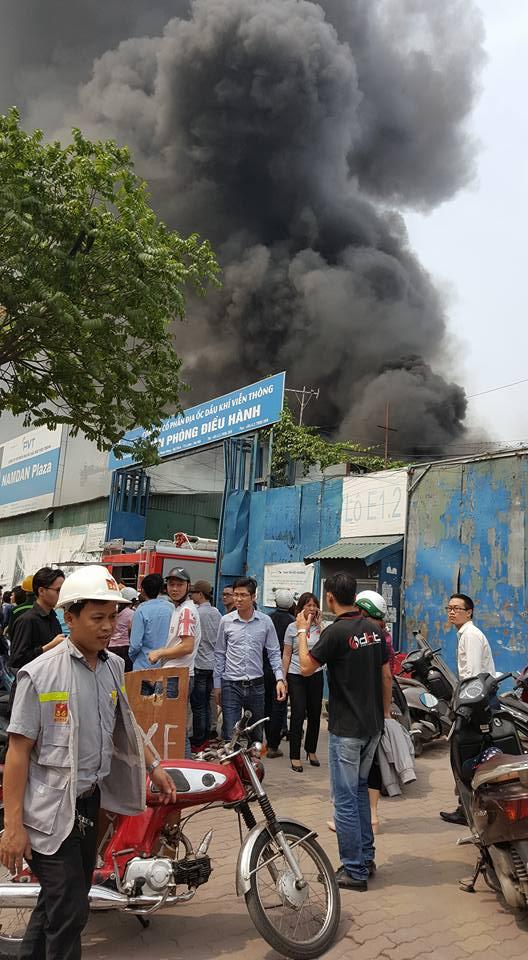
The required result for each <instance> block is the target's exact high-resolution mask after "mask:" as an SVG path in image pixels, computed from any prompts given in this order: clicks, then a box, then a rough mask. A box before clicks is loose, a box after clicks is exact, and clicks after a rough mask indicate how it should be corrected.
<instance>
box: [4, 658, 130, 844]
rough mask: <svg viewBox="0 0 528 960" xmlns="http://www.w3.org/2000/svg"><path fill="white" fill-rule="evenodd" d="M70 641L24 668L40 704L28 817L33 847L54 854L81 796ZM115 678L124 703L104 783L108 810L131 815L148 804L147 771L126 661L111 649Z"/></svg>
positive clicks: (27, 799) (114, 693) (118, 701)
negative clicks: (127, 684) (127, 687)
mask: <svg viewBox="0 0 528 960" xmlns="http://www.w3.org/2000/svg"><path fill="white" fill-rule="evenodd" d="M71 660H72V655H71V653H70V646H69V641H67V640H66V641H64V642H63V643H60V644H59V645H58V646H57V647H54V648H53V649H52V650H48V651H47V652H46V653H43V654H42V655H41V656H40V657H37V659H36V660H33V661H32V662H31V663H28V664H27V665H26V666H25V667H22V668H21V669H20V671H19V675H22V674H23V673H26V674H28V676H29V677H30V678H31V680H32V682H33V686H34V688H35V690H36V692H37V695H38V698H39V703H40V732H39V735H38V738H37V740H36V741H35V745H34V747H33V750H32V751H31V755H30V761H29V773H28V781H27V786H26V791H25V794H24V813H23V822H24V826H25V827H26V829H27V832H28V835H29V841H30V843H31V846H32V848H33V849H34V850H37V851H38V852H39V853H44V854H52V853H55V852H56V851H57V850H58V849H59V847H60V845H61V843H62V842H63V840H65V839H66V837H67V836H69V834H70V833H71V831H72V828H73V824H74V820H75V802H76V797H77V759H78V717H77V715H76V709H75V698H74V697H72V696H71V693H72V687H73V676H72V674H73V671H72V663H71ZM108 666H109V667H110V670H111V672H112V676H113V677H114V678H115V690H113V691H112V699H113V700H114V702H115V704H116V708H117V704H119V706H120V708H121V709H120V710H117V713H116V721H115V727H114V738H113V739H114V753H113V757H112V765H111V768H110V773H109V774H108V776H107V777H106V778H105V780H104V781H103V783H102V785H101V805H102V806H103V807H104V808H105V810H111V811H112V812H113V813H122V814H126V815H129V816H134V815H135V814H138V813H142V812H143V810H144V809H145V802H146V801H145V789H146V771H145V757H144V750H143V744H142V740H141V734H140V731H139V729H138V727H137V725H136V722H135V720H134V716H133V713H132V711H131V709H130V706H129V704H128V700H127V698H126V694H125V686H124V663H123V660H122V659H121V657H118V656H116V655H115V654H113V653H110V652H109V653H108Z"/></svg>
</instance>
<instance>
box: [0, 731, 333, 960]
mask: <svg viewBox="0 0 528 960" xmlns="http://www.w3.org/2000/svg"><path fill="white" fill-rule="evenodd" d="M250 718H251V714H250V713H249V712H246V713H245V714H244V716H243V717H242V718H241V720H240V721H239V722H238V723H237V725H236V727H235V731H234V733H233V737H232V739H231V740H230V741H229V743H227V744H226V745H225V746H224V747H222V748H221V749H218V750H212V749H208V750H206V751H204V753H203V754H200V755H199V759H198V760H177V761H164V762H163V766H164V767H165V769H166V771H167V773H168V774H169V775H170V776H171V777H172V779H173V780H174V783H175V784H176V787H177V790H178V797H177V801H176V803H174V804H169V805H164V804H163V803H162V802H161V798H160V793H159V791H158V788H157V787H156V785H155V784H153V783H152V782H151V781H150V779H149V780H148V781H147V809H146V810H145V812H144V813H142V814H140V815H139V816H136V817H124V816H116V817H115V822H114V825H113V827H112V828H111V830H110V835H109V836H108V837H105V838H104V839H103V841H102V843H101V845H100V850H99V852H100V857H101V859H100V865H99V864H98V865H97V868H96V870H95V872H94V878H93V885H92V888H91V890H90V893H89V899H90V908H91V909H92V910H120V911H123V912H125V913H132V914H135V915H136V916H137V917H138V918H139V919H140V921H142V922H143V923H144V924H145V925H146V921H145V918H146V917H149V916H150V915H151V914H153V913H155V912H156V911H157V910H159V909H160V907H169V906H174V905H176V904H179V903H186V902H188V901H189V900H191V899H192V897H194V895H195V893H196V890H197V888H198V887H199V886H201V885H202V884H204V883H207V881H208V880H209V877H210V875H211V870H212V867H211V860H210V858H209V856H208V849H209V845H210V843H211V839H212V836H213V831H212V830H211V829H208V830H207V832H206V833H205V836H204V837H203V839H202V841H201V842H200V843H199V845H198V847H197V848H196V849H194V848H193V845H192V843H191V841H190V839H189V838H188V836H186V834H185V827H186V824H187V822H188V820H189V819H190V818H191V817H194V816H195V815H196V814H197V813H200V812H202V811H205V810H207V811H210V810H211V805H214V806H217V807H224V808H226V809H234V810H236V811H237V813H238V817H239V824H240V827H241V821H243V822H244V824H245V826H246V827H247V829H248V830H249V833H248V834H247V836H246V837H245V839H244V842H243V843H242V847H241V849H240V852H239V855H238V863H237V868H236V890H237V894H238V895H239V896H240V895H243V896H244V897H245V900H246V906H247V909H248V911H249V915H250V917H251V919H252V921H253V923H254V924H255V926H256V928H257V930H258V932H259V933H260V935H261V936H262V937H263V938H264V940H266V941H267V943H269V945H270V946H271V947H273V949H274V950H276V951H277V952H278V953H280V954H283V955H284V956H287V957H292V958H294V960H295V958H298V960H310V958H312V957H319V956H321V954H323V953H324V952H325V951H326V950H327V949H328V948H329V947H330V945H331V944H332V942H333V941H334V939H335V936H336V933H337V929H338V926H339V921H340V914H341V903H340V896H339V888H338V886H337V883H336V879H335V874H334V870H333V868H332V865H331V863H330V861H329V859H328V857H327V855H326V853H325V852H324V850H323V849H322V848H321V847H320V846H319V844H318V843H317V842H316V836H317V833H316V831H315V830H310V828H309V827H306V826H304V824H302V823H300V822H299V821H297V820H293V819H291V818H288V819H278V818H277V816H276V814H275V811H274V809H273V807H272V805H271V801H270V800H269V797H268V795H267V793H266V791H265V789H264V787H263V785H262V779H263V776H264V769H263V766H262V763H261V761H260V760H259V759H258V754H259V753H260V750H261V748H262V745H261V744H251V742H250V738H249V736H248V735H249V733H250V731H251V730H253V729H254V728H255V727H256V726H258V725H259V724H260V721H259V724H257V723H254V724H253V725H252V726H248V722H249V719H250ZM252 800H255V801H256V802H257V803H258V805H259V806H260V809H261V810H262V813H263V815H264V821H263V822H260V823H257V821H256V820H255V816H254V814H253V810H252V807H251V806H250V801H252ZM197 806H198V807H199V809H198V810H195V811H193V812H192V813H190V814H189V815H188V816H185V815H183V816H182V814H184V811H186V810H187V809H188V808H190V807H197ZM180 817H181V819H180ZM241 836H242V831H241ZM39 890H40V887H39V884H38V882H36V879H35V878H34V877H32V876H31V873H30V871H29V869H26V870H25V871H24V873H23V874H22V875H21V876H18V877H16V878H14V879H13V880H8V881H4V882H1V883H0V956H2V957H6V958H7V957H16V956H17V950H18V944H19V943H20V940H21V938H22V937H23V935H24V931H25V928H26V925H27V921H28V919H29V913H30V910H32V909H33V907H34V906H35V903H36V901H37V897H38V894H39Z"/></svg>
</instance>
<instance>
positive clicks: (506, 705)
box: [499, 669, 528, 753]
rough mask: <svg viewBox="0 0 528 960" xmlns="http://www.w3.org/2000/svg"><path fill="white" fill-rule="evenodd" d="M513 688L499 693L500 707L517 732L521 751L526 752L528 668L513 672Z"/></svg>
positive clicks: (527, 742) (527, 751) (527, 738)
mask: <svg viewBox="0 0 528 960" xmlns="http://www.w3.org/2000/svg"><path fill="white" fill-rule="evenodd" d="M514 679H515V683H514V686H513V690H507V691H506V692H505V693H501V694H500V697H499V700H500V704H501V708H502V710H503V711H504V712H506V713H507V714H508V716H509V717H510V719H511V720H513V723H514V724H515V727H516V729H517V733H518V734H519V739H520V741H521V747H522V751H523V753H528V670H527V669H524V670H523V671H522V672H521V673H518V674H514Z"/></svg>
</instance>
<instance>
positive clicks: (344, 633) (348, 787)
mask: <svg viewBox="0 0 528 960" xmlns="http://www.w3.org/2000/svg"><path fill="white" fill-rule="evenodd" d="M325 591H326V603H327V607H328V609H329V610H330V611H331V612H332V613H334V614H336V619H335V621H334V623H332V624H330V626H328V627H327V628H326V630H323V632H322V634H321V636H320V638H319V640H318V641H317V643H316V644H315V646H314V647H312V650H311V652H310V651H309V650H308V644H307V641H306V632H307V630H308V629H309V627H310V619H311V618H310V616H308V617H305V616H304V610H303V611H301V613H300V614H299V615H298V617H297V636H298V639H299V661H300V665H301V671H302V674H303V676H305V677H306V676H310V675H311V674H312V673H314V672H315V671H316V670H317V669H318V667H320V666H321V664H324V663H326V665H327V671H328V686H329V690H330V696H329V700H328V731H329V743H328V763H329V767H330V780H331V785H332V793H333V798H334V821H335V826H336V834H337V842H338V846H339V855H340V858H341V864H342V865H341V867H340V868H339V870H338V871H337V880H338V883H339V886H340V887H344V888H345V889H352V890H366V889H367V880H368V877H369V874H372V873H373V872H374V870H375V866H374V836H373V833H372V824H371V820H370V804H369V798H368V786H367V780H368V775H369V771H370V767H371V764H372V760H373V757H374V754H375V752H376V747H377V745H378V741H379V739H380V736H381V732H382V730H383V723H384V718H385V717H389V716H390V704H391V696H392V676H391V671H390V666H389V653H388V650H387V646H386V643H385V640H384V639H383V637H382V636H381V634H380V630H379V624H377V623H376V622H375V621H373V620H370V619H369V618H368V617H366V616H365V615H364V613H363V611H362V610H358V609H357V608H354V600H355V596H356V581H355V579H354V577H352V576H351V575H350V574H348V573H336V574H335V575H334V576H333V577H329V578H328V579H327V580H326V583H325Z"/></svg>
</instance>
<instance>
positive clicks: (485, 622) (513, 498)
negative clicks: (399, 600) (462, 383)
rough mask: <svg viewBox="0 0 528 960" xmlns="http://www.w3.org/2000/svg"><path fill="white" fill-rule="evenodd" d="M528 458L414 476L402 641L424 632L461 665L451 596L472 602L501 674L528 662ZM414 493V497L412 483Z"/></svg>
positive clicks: (451, 661) (460, 465) (450, 659)
mask: <svg viewBox="0 0 528 960" xmlns="http://www.w3.org/2000/svg"><path fill="white" fill-rule="evenodd" d="M527 470H528V467H527V460H526V457H525V456H507V457H502V458H490V459H487V460H483V461H476V462H472V463H469V462H464V463H455V464H453V463H451V464H444V465H442V464H433V465H432V466H431V467H430V468H429V469H428V470H427V472H426V473H424V474H423V476H422V479H419V478H420V475H421V473H422V468H417V469H416V470H415V471H414V472H413V471H411V478H410V479H411V491H412V492H411V495H410V501H409V520H408V533H407V543H406V563H405V581H404V583H405V597H404V618H403V637H402V639H405V638H406V640H407V646H412V630H413V629H417V628H420V629H422V630H423V631H424V633H425V634H426V635H427V636H428V638H429V640H430V642H431V643H432V644H433V645H434V646H442V648H443V650H444V653H445V654H446V658H447V660H448V662H449V665H450V666H451V667H452V668H454V667H455V663H456V631H455V630H454V628H452V627H448V626H447V624H446V619H447V615H446V613H445V610H444V607H445V605H446V603H447V600H448V598H449V595H450V594H451V593H454V592H461V593H466V594H468V595H469V596H471V597H472V598H473V600H474V602H475V623H476V624H477V626H478V627H480V628H481V630H483V631H484V633H485V634H486V636H487V638H488V640H489V641H490V644H491V647H492V650H493V655H494V658H495V665H496V668H497V670H500V671H508V670H512V669H519V668H521V667H524V666H526V664H527V663H528V617H527V612H526V569H527V567H526V560H527V558H526V494H527V489H526V488H527ZM415 483H416V486H415V489H414V490H412V487H413V484H415Z"/></svg>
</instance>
